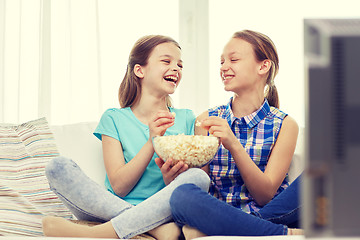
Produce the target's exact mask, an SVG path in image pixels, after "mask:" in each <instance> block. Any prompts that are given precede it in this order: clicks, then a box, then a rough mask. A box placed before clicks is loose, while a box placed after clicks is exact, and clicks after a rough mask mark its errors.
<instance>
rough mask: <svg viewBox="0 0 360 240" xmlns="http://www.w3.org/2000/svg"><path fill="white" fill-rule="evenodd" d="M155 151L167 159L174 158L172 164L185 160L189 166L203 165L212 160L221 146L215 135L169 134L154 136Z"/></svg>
mask: <svg viewBox="0 0 360 240" xmlns="http://www.w3.org/2000/svg"><path fill="white" fill-rule="evenodd" d="M153 145H154V148H155V152H156V153H157V154H158V155H159V157H161V158H162V159H164V160H165V161H166V160H167V159H169V158H172V159H173V161H172V165H175V164H176V163H177V162H178V161H184V163H186V164H187V165H188V166H189V167H203V166H205V165H206V164H208V163H209V162H210V160H212V158H213V157H214V155H215V153H216V152H217V150H218V148H219V140H218V138H217V137H213V136H200V135H184V134H179V135H169V136H157V137H154V138H153Z"/></svg>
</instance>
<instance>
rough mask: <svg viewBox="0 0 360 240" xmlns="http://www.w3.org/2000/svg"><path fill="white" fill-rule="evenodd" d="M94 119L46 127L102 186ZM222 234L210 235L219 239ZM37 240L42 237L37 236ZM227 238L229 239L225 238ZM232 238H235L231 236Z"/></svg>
mask: <svg viewBox="0 0 360 240" xmlns="http://www.w3.org/2000/svg"><path fill="white" fill-rule="evenodd" d="M96 125H97V123H96V122H85V123H77V124H67V125H61V126H50V130H51V132H52V133H53V136H54V138H55V141H56V145H57V149H58V151H59V153H60V155H63V156H66V157H69V158H71V159H73V160H74V161H75V162H77V164H78V165H79V166H80V167H81V168H82V169H83V171H84V172H85V173H86V174H87V175H88V176H89V177H90V178H92V179H93V180H94V181H95V182H97V183H99V184H100V185H103V183H104V178H105V169H104V165H103V160H102V150H101V142H100V141H99V140H98V139H97V138H96V137H95V136H94V135H93V134H92V132H93V131H94V129H95V128H96ZM303 166H304V165H303V131H302V130H301V131H300V134H299V138H298V145H297V148H296V151H295V155H294V159H293V163H292V166H291V169H290V178H291V180H293V179H294V178H295V177H296V176H297V175H298V174H299V173H300V172H301V171H302V169H303ZM221 238H223V237H216V238H214V237H212V238H211V239H221ZM285 238H286V237H285V236H275V237H266V238H256V239H285ZM302 238H303V237H302V236H300V237H299V236H294V237H293V238H290V237H287V238H286V239H302ZM0 239H13V240H20V239H29V238H28V237H22V236H0ZM37 239H46V238H45V237H37ZM226 239H229V238H226ZM231 239H235V238H231ZM236 239H255V238H248V237H236Z"/></svg>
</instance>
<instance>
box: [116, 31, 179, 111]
mask: <svg viewBox="0 0 360 240" xmlns="http://www.w3.org/2000/svg"><path fill="white" fill-rule="evenodd" d="M167 42H171V43H174V44H175V45H176V46H177V47H178V48H179V49H181V48H180V45H179V44H178V43H177V42H176V41H175V40H174V39H172V38H170V37H167V36H162V35H148V36H144V37H142V38H140V39H139V40H138V41H137V42H136V43H135V44H134V46H133V48H132V50H131V52H130V55H129V61H128V65H127V69H126V73H125V76H124V79H123V80H122V82H121V84H120V87H119V103H120V106H121V107H131V106H132V105H133V104H134V103H136V102H137V101H138V100H139V98H140V94H141V81H140V79H139V78H138V77H137V76H136V75H135V73H134V66H135V65H136V64H139V65H140V66H146V64H147V63H148V59H149V57H150V54H151V53H152V51H153V50H154V48H155V47H156V46H157V45H159V44H162V43H167ZM166 105H167V106H168V107H171V106H172V103H171V99H170V96H167V99H166Z"/></svg>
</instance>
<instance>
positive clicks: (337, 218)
mask: <svg viewBox="0 0 360 240" xmlns="http://www.w3.org/2000/svg"><path fill="white" fill-rule="evenodd" d="M304 56H305V57H304V59H305V84H306V86H305V89H306V90H305V92H306V93H305V94H306V97H305V99H306V107H305V109H306V113H305V116H306V121H305V122H306V123H305V156H306V157H305V171H304V178H303V187H302V191H303V194H302V196H303V197H302V198H303V199H302V200H303V206H304V207H303V215H302V224H303V227H304V230H305V235H306V236H307V237H329V236H360V19H305V20H304Z"/></svg>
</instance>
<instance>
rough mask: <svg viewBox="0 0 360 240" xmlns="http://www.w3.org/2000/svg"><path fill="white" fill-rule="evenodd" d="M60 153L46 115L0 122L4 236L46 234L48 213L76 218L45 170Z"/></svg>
mask: <svg viewBox="0 0 360 240" xmlns="http://www.w3.org/2000/svg"><path fill="white" fill-rule="evenodd" d="M58 155H59V153H58V150H57V148H56V144H55V141H54V138H53V135H52V133H51V131H50V129H49V126H48V123H47V121H46V119H45V118H41V119H37V120H34V121H30V122H27V123H24V124H21V125H5V124H0V235H3V236H16V235H23V236H42V235H43V233H42V229H41V218H42V217H43V216H44V215H53V216H61V217H65V218H68V219H70V218H72V214H71V213H70V211H69V210H68V209H67V208H66V207H65V206H64V205H63V204H62V202H61V201H60V200H59V199H58V198H57V196H56V195H55V194H54V193H53V192H52V191H51V190H50V189H49V184H48V182H47V179H46V176H45V172H44V169H45V166H46V164H47V162H48V161H49V160H50V159H52V158H54V157H56V156H58Z"/></svg>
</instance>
